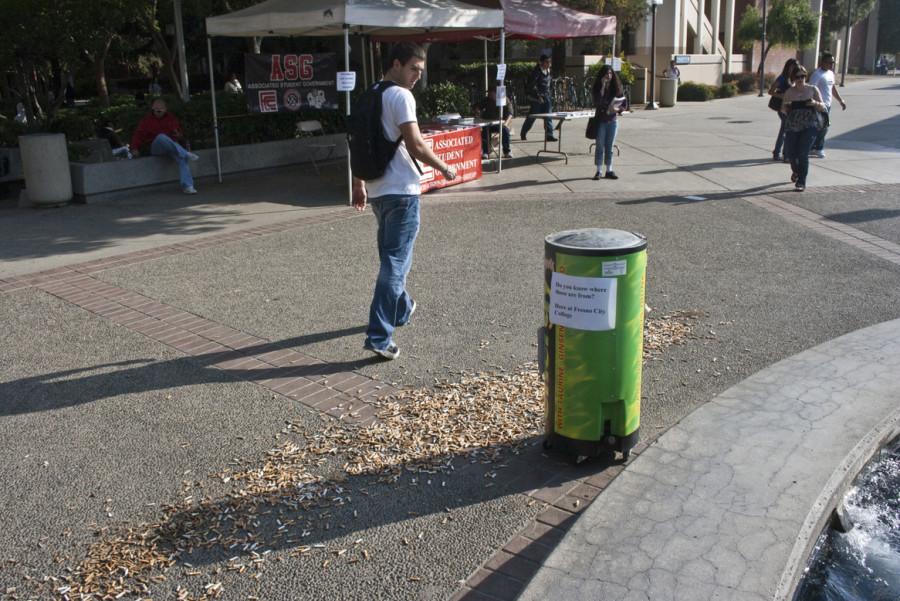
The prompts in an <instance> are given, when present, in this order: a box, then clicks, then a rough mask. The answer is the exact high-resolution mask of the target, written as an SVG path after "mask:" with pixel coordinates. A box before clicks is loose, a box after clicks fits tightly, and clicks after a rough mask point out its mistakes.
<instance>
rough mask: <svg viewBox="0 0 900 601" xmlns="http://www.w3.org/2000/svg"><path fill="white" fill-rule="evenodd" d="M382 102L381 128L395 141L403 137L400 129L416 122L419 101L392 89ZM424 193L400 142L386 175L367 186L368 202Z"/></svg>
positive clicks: (413, 167) (417, 175)
mask: <svg viewBox="0 0 900 601" xmlns="http://www.w3.org/2000/svg"><path fill="white" fill-rule="evenodd" d="M381 102H382V105H381V125H382V127H384V133H385V136H387V138H388V140H396V139H397V138H399V137H401V133H400V126H401V125H403V124H404V123H411V122H413V121H416V99H415V98H413V95H412V92H410V91H409V90H407V89H406V88H404V87H403V86H391V87H390V88H388V89H387V90H385V91H384V94H382V96H381ZM421 191H422V187H421V186H420V185H419V170H418V169H416V165H415V163H413V160H412V157H410V156H409V152H408V151H407V150H406V143H405V142H400V146H398V147H397V152H396V153H395V154H394V158H392V159H391V162H390V163H388V167H387V170H386V171H385V172H384V175H382V176H381V177H379V178H378V179H373V180H370V181H367V182H366V193H367V194H368V196H369V198H378V197H379V196H385V195H387V194H402V195H405V196H410V195H418V194H420V193H421Z"/></svg>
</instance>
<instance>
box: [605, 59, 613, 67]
mask: <svg viewBox="0 0 900 601" xmlns="http://www.w3.org/2000/svg"><path fill="white" fill-rule="evenodd" d="M603 64H604V65H609V66H610V67H612V59H611V58H609V57H606V58H604V59H603Z"/></svg>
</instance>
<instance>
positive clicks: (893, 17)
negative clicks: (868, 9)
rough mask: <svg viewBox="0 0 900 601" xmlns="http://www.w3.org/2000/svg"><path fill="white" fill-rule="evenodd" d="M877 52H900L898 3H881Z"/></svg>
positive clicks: (899, 9) (899, 8) (899, 6)
mask: <svg viewBox="0 0 900 601" xmlns="http://www.w3.org/2000/svg"><path fill="white" fill-rule="evenodd" d="M878 52H890V53H894V52H900V2H896V1H895V2H888V1H885V2H882V3H881V11H880V12H879V15H878ZM898 66H900V65H898Z"/></svg>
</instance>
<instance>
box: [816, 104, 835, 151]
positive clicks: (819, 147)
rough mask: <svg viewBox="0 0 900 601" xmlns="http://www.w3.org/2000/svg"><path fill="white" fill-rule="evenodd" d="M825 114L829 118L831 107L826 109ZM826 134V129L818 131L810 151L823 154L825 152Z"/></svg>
mask: <svg viewBox="0 0 900 601" xmlns="http://www.w3.org/2000/svg"><path fill="white" fill-rule="evenodd" d="M827 113H828V115H829V116H831V107H830V106H829V107H828V108H827ZM827 133H828V128H827V127H823V128H822V129H820V130H819V132H818V134H816V140H815V141H814V142H813V146H812V149H813V150H815V151H816V152H823V151H824V150H825V134H827Z"/></svg>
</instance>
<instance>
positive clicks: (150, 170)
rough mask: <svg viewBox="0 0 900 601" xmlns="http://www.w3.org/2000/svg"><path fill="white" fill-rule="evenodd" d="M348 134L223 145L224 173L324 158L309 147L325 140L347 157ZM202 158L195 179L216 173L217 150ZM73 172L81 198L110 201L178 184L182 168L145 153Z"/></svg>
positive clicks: (76, 167)
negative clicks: (117, 195)
mask: <svg viewBox="0 0 900 601" xmlns="http://www.w3.org/2000/svg"><path fill="white" fill-rule="evenodd" d="M345 139H346V138H345V136H344V134H329V135H326V136H318V137H316V138H315V139H312V138H296V139H291V140H278V141H275V142H261V143H259V144H242V145H238V146H223V147H222V149H221V156H222V173H223V174H227V173H238V172H241V171H252V170H255V169H267V168H271V167H281V166H285V165H296V164H300V163H309V162H312V160H313V159H315V160H322V159H323V158H324V157H323V156H319V155H318V154H317V149H315V148H310V147H309V146H311V145H314V146H320V145H321V144H322V143H323V142H328V143H334V144H335V148H334V152H333V153H332V154H331V157H332V158H335V159H336V158H340V157H344V156H346V154H347V145H346V143H345ZM196 153H197V154H198V155H199V156H200V160H198V161H194V162H192V163H191V172H192V173H193V174H194V177H195V178H201V177H208V176H214V175H216V151H215V149H205V150H198V151H196ZM70 168H71V172H72V189H73V192H74V193H75V197H76V199H77V200H79V201H82V202H92V201H98V200H107V199H110V198H111V197H113V196H114V195H115V194H114V193H117V192H122V191H125V190H131V189H135V188H142V187H145V186H153V185H157V184H168V183H172V184H173V185H175V186H177V184H178V167H177V166H176V165H175V162H174V161H172V160H171V159H168V158H165V157H154V156H146V157H145V156H142V157H140V158H137V159H131V160H115V161H104V162H99V163H85V162H77V163H75V162H73V163H70Z"/></svg>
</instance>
